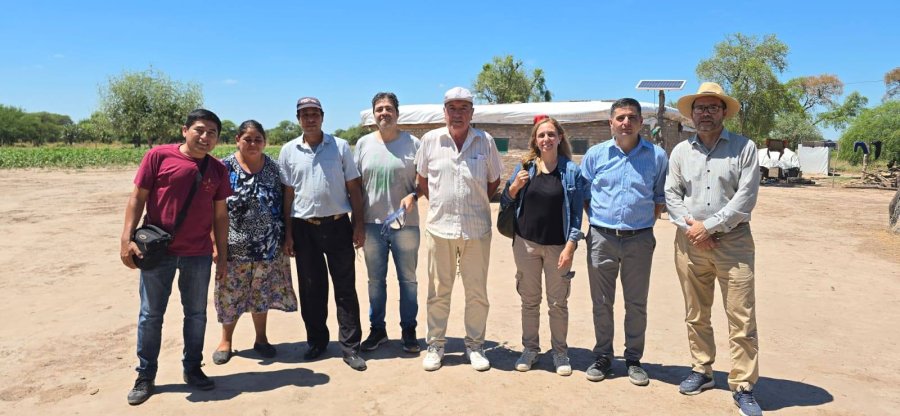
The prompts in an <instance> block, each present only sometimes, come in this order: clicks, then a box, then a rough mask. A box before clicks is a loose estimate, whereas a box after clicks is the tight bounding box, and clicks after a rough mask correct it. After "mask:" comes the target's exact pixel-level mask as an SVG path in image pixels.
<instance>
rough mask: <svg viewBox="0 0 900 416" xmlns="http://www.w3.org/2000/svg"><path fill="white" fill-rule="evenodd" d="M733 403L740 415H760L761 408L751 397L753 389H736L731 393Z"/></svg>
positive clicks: (754, 398)
mask: <svg viewBox="0 0 900 416" xmlns="http://www.w3.org/2000/svg"><path fill="white" fill-rule="evenodd" d="M732 397H734V404H735V405H736V406H737V407H738V409H740V413H741V416H762V409H761V408H760V407H759V404H758V403H756V397H753V390H738V391H736V392H734V393H733V396H732Z"/></svg>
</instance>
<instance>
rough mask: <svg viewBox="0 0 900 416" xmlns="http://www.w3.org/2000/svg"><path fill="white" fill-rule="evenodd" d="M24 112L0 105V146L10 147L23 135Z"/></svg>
mask: <svg viewBox="0 0 900 416" xmlns="http://www.w3.org/2000/svg"><path fill="white" fill-rule="evenodd" d="M25 114H26V113H25V111H23V110H22V109H20V108H16V107H12V106H7V105H3V104H0V146H10V145H12V144H13V143H15V142H17V141H19V140H21V139H22V137H23V135H24V134H25V131H24V123H25V120H24V118H25Z"/></svg>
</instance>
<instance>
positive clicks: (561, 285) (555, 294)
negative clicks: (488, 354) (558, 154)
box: [513, 235, 572, 355]
mask: <svg viewBox="0 0 900 416" xmlns="http://www.w3.org/2000/svg"><path fill="white" fill-rule="evenodd" d="M565 247H566V246H565V245H552V246H548V245H543V244H538V243H535V242H533V241H528V240H526V239H524V238H522V237H519V236H518V235H517V236H516V239H515V241H514V242H513V258H514V259H515V261H516V269H517V270H516V291H518V292H519V296H520V297H521V298H522V346H523V347H525V348H527V349H531V350H535V351H540V350H541V343H540V338H539V336H538V330H539V329H540V325H541V280H542V279H541V275H543V277H544V279H545V280H546V281H547V305H548V307H549V312H548V314H549V315H550V346H551V347H552V348H553V351H555V352H556V353H559V354H563V355H565V354H566V352H567V350H568V348H569V346H568V344H566V336H567V334H568V332H569V306H568V301H569V291H570V287H571V285H572V278H571V277H570V276H566V275H567V274H568V273H569V270H570V269H571V267H569V268H566V269H565V270H560V269H558V268H557V267H556V265H557V264H558V263H559V255H560V253H562V251H563V248H565Z"/></svg>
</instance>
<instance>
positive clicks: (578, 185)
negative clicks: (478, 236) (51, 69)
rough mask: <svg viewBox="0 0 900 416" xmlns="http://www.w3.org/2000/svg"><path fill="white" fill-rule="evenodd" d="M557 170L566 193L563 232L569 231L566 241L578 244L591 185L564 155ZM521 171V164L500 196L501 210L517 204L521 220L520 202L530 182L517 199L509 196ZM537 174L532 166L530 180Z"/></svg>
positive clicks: (581, 236)
mask: <svg viewBox="0 0 900 416" xmlns="http://www.w3.org/2000/svg"><path fill="white" fill-rule="evenodd" d="M557 169H559V174H560V175H559V176H560V178H561V180H562V187H563V190H564V191H565V192H563V197H564V198H563V230H567V231H566V233H567V234H566V236H565V237H566V241H572V242H574V243H575V244H578V240H581V239H582V238H584V233H583V232H581V214H582V212H583V210H584V196H585V195H590V188H589V186H590V184H589V183H588V181H587V179H584V177H583V176H581V169H579V168H578V165H577V164H576V163H575V162H573V161H571V160H569V158H567V157H565V156H563V155H560V156H559V162H558V164H557ZM520 170H522V164H521V163H520V164H518V165H516V168H515V169H513V173H512V176H510V177H509V181H507V182H506V187H505V188H503V193H502V194H500V209H503V208H505V207H507V206H509V204H513V203H514V204H516V218H519V215H520V213H521V211H520V210H521V209H522V205H521V204H519V202H520V201H521V200H522V195H523V194H524V192H527V191H528V185H529V184H531V181H530V180H529V182H528V183H526V184H525V186H524V187H523V188H522V189H521V190H519V193H518V194H516V198H515V199H513V198H512V196H510V195H509V186H510V184H512V182H513V180H515V179H516V175H517V174H518V173H519V171H520ZM536 172H537V171H536V167H535V165H534V164H532V165H531V167H529V168H528V178H529V179H531V178H534V175H535V173H536ZM516 234H518V232H517V233H516Z"/></svg>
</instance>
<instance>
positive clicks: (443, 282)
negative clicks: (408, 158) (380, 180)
mask: <svg viewBox="0 0 900 416" xmlns="http://www.w3.org/2000/svg"><path fill="white" fill-rule="evenodd" d="M472 101H473V96H472V93H471V92H469V90H467V89H465V88H461V87H454V88H451V89H450V90H449V91H447V93H446V94H444V120H445V121H446V123H447V127H442V128H439V129H435V130H432V131H429V132H428V133H425V135H424V136H422V144H421V147H420V148H419V152H418V153H417V154H416V173H417V177H416V180H417V181H418V187H419V190H420V191H421V195H423V196H425V197H427V198H428V225H427V227H426V228H425V243H426V245H427V247H428V303H427V314H428V335H427V337H426V340H425V341H426V342H427V343H428V352H427V353H426V354H425V359H424V360H423V362H422V365H423V367H424V368H425V370H427V371H434V370H437V369H439V368H441V361H442V360H443V357H444V345H445V344H446V342H447V340H446V338H445V334H446V332H447V320H448V318H449V316H450V294H451V292H452V290H453V281H454V280H455V278H456V269H457V264H459V272H460V276H461V278H462V282H463V287H464V289H465V292H466V312H465V325H466V338H465V343H466V357H467V358H468V359H469V362H470V363H471V364H472V367H473V368H475V369H476V370H478V371H485V370H487V369H489V368H491V363H490V361H488V359H487V357H485V355H484V350H483V349H482V344H483V343H484V334H485V329H486V326H487V314H488V308H489V304H488V297H487V272H488V263H489V261H490V248H491V208H490V199H491V196H493V195H494V193H496V191H497V185H499V184H500V172H501V170H502V165H501V164H500V153H499V152H497V146H496V145H495V144H494V138H493V137H491V135H489V134H487V133H485V132H484V131H482V130H479V129H476V128H474V127H471V126H470V123H471V121H472V116H473V115H474V113H475V110H474V107H473V106H472Z"/></svg>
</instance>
